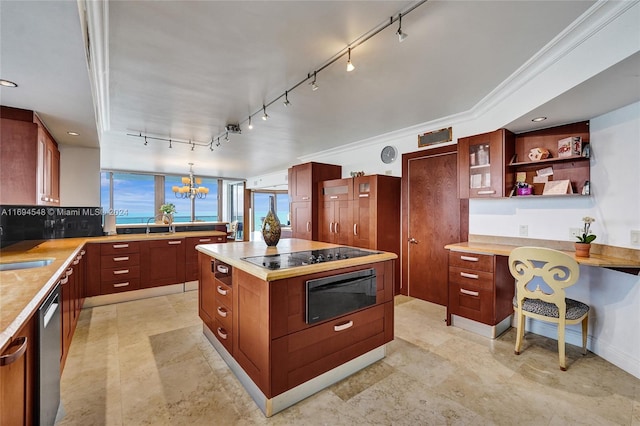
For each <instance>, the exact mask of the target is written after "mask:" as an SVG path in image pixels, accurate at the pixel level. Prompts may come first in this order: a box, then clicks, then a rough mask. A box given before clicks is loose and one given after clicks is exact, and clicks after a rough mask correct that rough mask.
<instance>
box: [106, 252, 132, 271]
mask: <svg viewBox="0 0 640 426" xmlns="http://www.w3.org/2000/svg"><path fill="white" fill-rule="evenodd" d="M139 264H140V253H120V254H111V255H108V256H101V257H100V266H101V268H102V269H106V268H121V267H125V266H133V265H139Z"/></svg>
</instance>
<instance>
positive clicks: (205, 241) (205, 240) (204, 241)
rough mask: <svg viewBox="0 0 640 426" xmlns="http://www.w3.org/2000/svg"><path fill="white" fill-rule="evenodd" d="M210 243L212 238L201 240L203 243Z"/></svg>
mask: <svg viewBox="0 0 640 426" xmlns="http://www.w3.org/2000/svg"><path fill="white" fill-rule="evenodd" d="M209 241H211V238H200V242H201V243H208V242H209Z"/></svg>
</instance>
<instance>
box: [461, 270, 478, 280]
mask: <svg viewBox="0 0 640 426" xmlns="http://www.w3.org/2000/svg"><path fill="white" fill-rule="evenodd" d="M460 276H461V277H465V278H472V279H474V280H477V279H478V278H479V277H478V274H468V273H466V272H460Z"/></svg>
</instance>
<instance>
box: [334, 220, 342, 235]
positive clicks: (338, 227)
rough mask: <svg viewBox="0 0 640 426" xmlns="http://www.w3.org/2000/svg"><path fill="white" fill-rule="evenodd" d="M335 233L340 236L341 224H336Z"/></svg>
mask: <svg viewBox="0 0 640 426" xmlns="http://www.w3.org/2000/svg"><path fill="white" fill-rule="evenodd" d="M333 231H334V232H335V233H336V234H339V233H340V223H338V222H336V224H335V225H334V226H333Z"/></svg>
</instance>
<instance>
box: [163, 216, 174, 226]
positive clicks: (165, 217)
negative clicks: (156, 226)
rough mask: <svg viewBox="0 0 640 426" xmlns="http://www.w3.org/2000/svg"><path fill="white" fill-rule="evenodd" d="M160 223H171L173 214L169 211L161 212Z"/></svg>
mask: <svg viewBox="0 0 640 426" xmlns="http://www.w3.org/2000/svg"><path fill="white" fill-rule="evenodd" d="M162 223H164V224H165V225H171V224H172V223H173V215H172V214H171V213H162Z"/></svg>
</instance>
